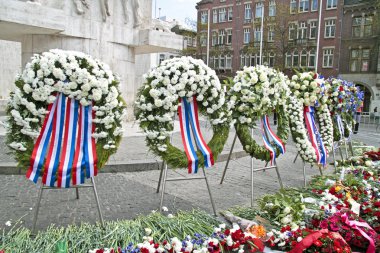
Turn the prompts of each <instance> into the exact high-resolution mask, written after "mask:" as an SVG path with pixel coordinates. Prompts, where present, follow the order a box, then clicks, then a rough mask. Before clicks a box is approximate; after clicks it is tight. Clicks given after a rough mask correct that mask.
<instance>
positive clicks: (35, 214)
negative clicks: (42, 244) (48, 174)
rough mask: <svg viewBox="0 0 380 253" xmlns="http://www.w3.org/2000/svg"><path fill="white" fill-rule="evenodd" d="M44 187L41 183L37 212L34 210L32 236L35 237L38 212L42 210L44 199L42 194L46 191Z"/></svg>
mask: <svg viewBox="0 0 380 253" xmlns="http://www.w3.org/2000/svg"><path fill="white" fill-rule="evenodd" d="M43 186H44V185H43V184H42V182H41V186H40V190H39V191H38V199H37V203H36V207H35V209H36V210H34V217H33V227H32V235H35V232H36V225H37V217H38V212H39V210H40V205H41V199H42V192H43V190H44V188H43Z"/></svg>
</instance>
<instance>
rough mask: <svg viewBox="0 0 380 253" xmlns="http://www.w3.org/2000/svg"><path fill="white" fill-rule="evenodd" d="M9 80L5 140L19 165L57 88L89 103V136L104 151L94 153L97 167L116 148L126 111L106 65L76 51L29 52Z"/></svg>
mask: <svg viewBox="0 0 380 253" xmlns="http://www.w3.org/2000/svg"><path fill="white" fill-rule="evenodd" d="M15 84H16V88H15V91H14V92H12V93H11V95H10V97H11V99H10V101H9V103H8V107H7V113H8V116H9V120H8V129H7V143H8V145H9V147H11V148H12V149H13V150H14V154H15V156H16V160H18V161H19V163H20V164H21V165H24V166H28V162H29V158H30V154H31V152H32V150H33V146H34V141H35V139H36V138H37V137H38V135H39V133H40V128H41V126H42V122H43V119H44V118H45V115H46V114H47V113H48V111H47V106H48V105H49V104H51V103H53V102H54V101H55V99H56V96H55V95H54V94H56V93H59V92H62V93H63V94H65V95H66V96H68V97H70V98H73V99H76V100H79V101H80V103H81V104H82V105H84V106H87V105H90V104H92V103H93V107H92V108H93V110H94V111H96V113H95V115H96V117H95V119H94V120H93V122H94V123H95V126H96V129H95V132H94V133H93V135H92V136H93V137H94V138H95V139H97V145H96V146H97V149H106V150H108V151H107V152H102V153H103V154H100V155H99V160H98V163H99V164H100V165H101V166H99V168H101V167H102V166H103V165H104V163H105V162H106V161H107V160H108V157H109V156H110V155H111V154H112V153H115V152H116V148H117V146H118V143H119V142H120V140H121V136H122V134H123V129H122V122H123V120H124V117H125V113H126V112H125V105H124V101H123V100H122V98H121V96H120V92H119V90H118V84H119V79H118V78H117V77H116V76H115V75H114V74H113V73H112V71H111V70H110V68H109V66H108V65H106V64H105V63H103V62H101V61H99V60H97V59H93V58H92V57H91V56H89V55H86V54H84V53H81V52H75V51H64V50H58V49H54V50H50V51H49V52H44V53H42V54H40V55H39V54H35V55H34V56H33V57H32V58H31V61H30V62H29V63H27V64H26V67H25V70H24V71H23V73H22V75H21V76H18V77H17V78H16V81H15ZM18 151H23V152H18Z"/></svg>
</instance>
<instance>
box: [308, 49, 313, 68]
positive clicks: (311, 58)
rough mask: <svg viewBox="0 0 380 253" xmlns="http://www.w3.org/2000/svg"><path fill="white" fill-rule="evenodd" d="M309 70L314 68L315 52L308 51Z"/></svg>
mask: <svg viewBox="0 0 380 253" xmlns="http://www.w3.org/2000/svg"><path fill="white" fill-rule="evenodd" d="M308 65H309V68H314V67H315V51H314V49H313V50H310V52H309V64H308Z"/></svg>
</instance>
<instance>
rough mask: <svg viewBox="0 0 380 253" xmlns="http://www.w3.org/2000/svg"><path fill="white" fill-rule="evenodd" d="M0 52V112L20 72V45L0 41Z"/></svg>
mask: <svg viewBox="0 0 380 253" xmlns="http://www.w3.org/2000/svg"><path fill="white" fill-rule="evenodd" d="M0 52H1V53H0V111H3V110H4V105H5V103H6V99H7V98H8V96H9V93H10V92H11V91H12V90H13V87H14V86H13V83H14V80H15V76H16V74H19V73H20V72H21V44H20V43H18V42H12V41H5V40H0Z"/></svg>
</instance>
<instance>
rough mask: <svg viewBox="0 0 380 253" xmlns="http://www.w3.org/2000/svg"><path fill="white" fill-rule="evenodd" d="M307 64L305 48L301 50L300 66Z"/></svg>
mask: <svg viewBox="0 0 380 253" xmlns="http://www.w3.org/2000/svg"><path fill="white" fill-rule="evenodd" d="M306 66H307V52H306V50H302V51H301V67H306Z"/></svg>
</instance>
